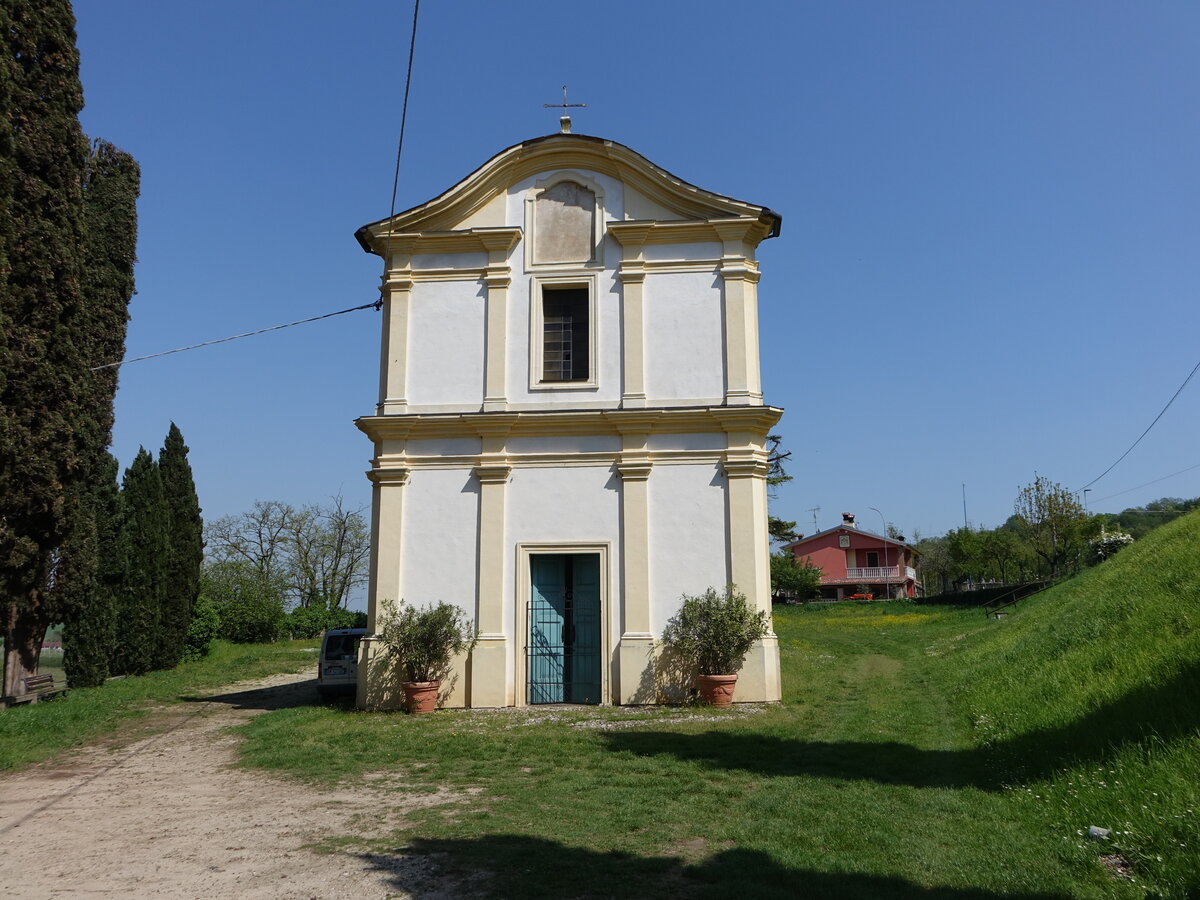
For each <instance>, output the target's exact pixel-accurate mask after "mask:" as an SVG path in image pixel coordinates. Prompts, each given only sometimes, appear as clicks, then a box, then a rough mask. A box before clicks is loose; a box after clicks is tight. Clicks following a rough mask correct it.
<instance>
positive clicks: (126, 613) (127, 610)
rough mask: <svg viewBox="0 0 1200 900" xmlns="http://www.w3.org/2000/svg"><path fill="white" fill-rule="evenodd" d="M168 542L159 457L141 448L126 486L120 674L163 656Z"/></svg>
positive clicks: (116, 664) (116, 657)
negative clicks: (160, 648) (161, 639)
mask: <svg viewBox="0 0 1200 900" xmlns="http://www.w3.org/2000/svg"><path fill="white" fill-rule="evenodd" d="M167 546H168V544H167V505H166V500H165V498H164V496H163V485H162V476H161V475H160V474H159V471H158V463H156V462H155V461H154V457H152V456H151V455H150V454H149V453H148V452H147V451H146V449H145V448H144V447H140V448H138V454H137V457H136V458H135V459H134V461H133V465H132V466H130V467H129V468H128V469H126V470H125V479H124V481H123V483H122V485H121V536H120V547H119V553H120V554H121V556H122V557H123V559H124V560H125V573H124V577H123V578H122V579H121V586H120V590H119V592H118V600H117V632H116V633H117V639H116V651H115V652H114V654H113V671H114V672H116V673H120V674H126V675H142V674H144V673H146V672H149V671H150V670H151V669H152V668H154V666H155V663H156V662H157V660H158V653H157V648H158V646H159V636H158V635H159V627H160V625H159V623H160V613H161V610H162V606H163V595H164V589H165V587H166V574H167Z"/></svg>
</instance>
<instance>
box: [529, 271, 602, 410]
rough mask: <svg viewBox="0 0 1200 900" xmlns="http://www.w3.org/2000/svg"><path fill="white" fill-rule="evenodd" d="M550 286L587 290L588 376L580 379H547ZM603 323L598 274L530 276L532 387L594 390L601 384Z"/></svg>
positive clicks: (557, 389) (533, 388) (532, 390)
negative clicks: (547, 295)
mask: <svg viewBox="0 0 1200 900" xmlns="http://www.w3.org/2000/svg"><path fill="white" fill-rule="evenodd" d="M546 288H549V289H550V290H555V289H561V290H570V289H576V290H586V291H587V317H588V337H587V347H588V377H587V378H586V379H583V378H581V379H579V380H577V381H543V380H542V373H543V371H544V369H543V356H542V354H543V348H544V339H545V327H546V325H545V317H544V309H545V305H544V304H543V302H542V300H543V297H544V294H545V290H546ZM599 325H600V323H599V322H598V320H597V317H596V276H595V275H591V274H583V273H579V272H573V273H570V274H557V275H532V276H530V279H529V390H530V391H531V392H534V391H538V392H544V391H594V390H596V389H597V388H598V387H599V377H598V371H599V368H600V364H599V363H600V361H599V359H598V358H597V354H596V348H597V347H598V346H599V341H598V339H597V338H598V335H599V332H600V327H599Z"/></svg>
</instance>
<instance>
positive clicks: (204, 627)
mask: <svg viewBox="0 0 1200 900" xmlns="http://www.w3.org/2000/svg"><path fill="white" fill-rule="evenodd" d="M220 631H221V614H220V612H219V611H218V610H217V605H216V604H215V603H213V602H212V601H211V600H209V599H208V598H207V597H204V596H201V597H198V598H197V599H196V605H195V606H194V607H193V608H192V621H191V622H189V623H188V630H187V637H186V638H185V639H184V644H183V658H184V660H195V659H200V658H202V657H205V656H208V651H209V649H210V648H211V646H212V642H213V641H214V640H216V639H217V635H218V634H219V633H220Z"/></svg>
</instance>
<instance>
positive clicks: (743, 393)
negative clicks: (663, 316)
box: [713, 221, 762, 406]
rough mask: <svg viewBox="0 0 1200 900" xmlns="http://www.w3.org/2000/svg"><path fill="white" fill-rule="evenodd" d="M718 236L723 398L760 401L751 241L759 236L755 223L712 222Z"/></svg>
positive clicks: (748, 403)
mask: <svg viewBox="0 0 1200 900" xmlns="http://www.w3.org/2000/svg"><path fill="white" fill-rule="evenodd" d="M713 227H714V228H715V229H716V231H717V234H718V235H720V237H721V243H722V247H723V252H722V255H721V269H720V273H721V278H722V279H723V281H724V283H725V291H724V293H725V367H726V373H727V380H726V387H725V402H726V403H727V404H728V405H730V406H760V405H762V377H761V374H760V371H759V363H758V279H759V275H758V263H757V262H755V261H754V256H753V244H748V243H747V241H755V240H756V239H758V240H761V237H760V236H759V231H760V229H759V227H758V223H749V222H744V221H731V222H721V223H715V224H714V226H713Z"/></svg>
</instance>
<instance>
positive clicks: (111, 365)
mask: <svg viewBox="0 0 1200 900" xmlns="http://www.w3.org/2000/svg"><path fill="white" fill-rule="evenodd" d="M382 306H383V301H382V300H376V301H375V302H374V303H364V304H363V305H362V306H352V307H350V308H349V309H339V310H338V311H337V312H331V313H325V315H323V316H312V317H310V318H308V319H300V320H298V321H296V322H287V323H285V324H283V325H272V326H271V327H270V328H259V329H258V330H257V331H244V332H242V333H241V334H233V335H230V336H229V337H223V338H217V339H216V340H215V341H204V342H202V343H199V344H191V345H189V346H187V347H176V348H175V349H174V350H163V351H162V352H161V353H148V354H147V355H145V356H135V357H133V359H123V360H121V361H120V362H112V363H105V364H104V365H102V366H92V371H93V372H99V371H100V370H101V369H115V368H117V367H118V366H123V365H125V364H126V363H131V362H141V361H142V360H143V359H154V358H155V357H159V356H169V355H170V354H172V353H182V352H183V351H184V350H196V349H197V348H199V347H211V346H212V345H213V344H224V343H225V342H226V341H236V340H237V339H238V338H244V337H253V336H254V335H256V334H266V333H267V332H268V331H279V330H280V329H281V328H291V327H292V326H293V325H305V324H307V323H309V322H319V321H321V319H332V318H333V317H334V316H344V315H345V314H346V313H352V312H358V311H359V310H360V309H379V308H381V307H382Z"/></svg>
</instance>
